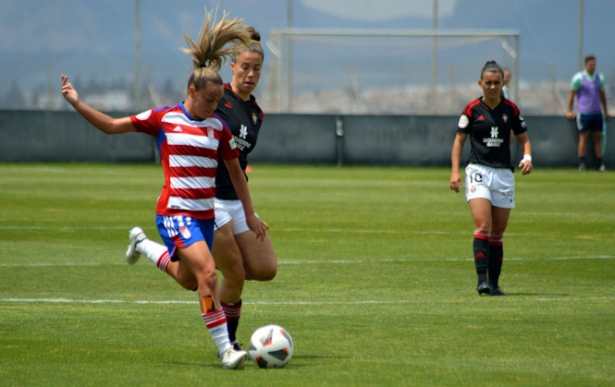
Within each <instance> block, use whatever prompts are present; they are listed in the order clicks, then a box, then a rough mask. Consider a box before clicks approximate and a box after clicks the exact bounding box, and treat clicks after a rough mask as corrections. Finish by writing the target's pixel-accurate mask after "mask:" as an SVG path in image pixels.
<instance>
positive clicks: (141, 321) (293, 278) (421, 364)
mask: <svg viewBox="0 0 615 387" xmlns="http://www.w3.org/2000/svg"><path fill="white" fill-rule="evenodd" d="M253 168H254V171H253V172H251V173H250V174H249V177H250V187H251V192H252V196H253V201H254V203H255V207H256V209H257V212H258V213H259V215H260V216H261V218H262V219H264V220H265V221H267V222H268V223H269V225H270V227H271V228H270V235H271V238H272V240H273V243H274V247H275V249H276V253H277V255H278V259H279V271H278V275H277V277H276V278H275V280H273V281H271V282H267V283H258V282H249V283H247V284H246V287H245V291H244V308H243V316H242V319H241V324H240V328H239V338H240V341H242V342H243V343H245V344H247V342H248V340H249V336H250V334H251V332H252V331H253V330H254V329H256V328H257V327H259V326H261V325H265V324H269V323H276V324H279V325H282V326H284V327H285V328H286V329H287V330H288V331H289V332H290V333H291V335H292V336H293V339H294V341H295V354H294V358H293V359H292V360H291V362H290V363H289V364H288V366H287V367H286V368H284V369H281V370H261V369H259V368H257V367H256V365H255V364H253V363H246V366H245V368H244V369H243V370H241V371H228V370H223V369H222V367H221V365H220V363H219V360H218V359H217V357H216V355H215V347H214V345H213V342H212V340H211V338H210V337H209V334H208V332H207V330H206V328H205V325H204V323H203V320H202V318H201V315H200V313H199V307H198V304H197V300H196V295H195V293H193V292H188V291H185V290H183V289H181V288H180V287H179V286H178V285H177V284H176V283H175V282H173V280H172V279H170V278H169V277H167V276H166V275H165V274H163V273H161V272H160V271H159V270H158V269H156V268H155V267H154V265H152V264H151V263H150V262H149V261H147V260H146V259H145V258H142V259H141V261H139V262H138V263H137V264H135V265H134V266H128V265H127V264H126V263H125V260H124V252H125V248H126V245H127V242H128V230H129V229H130V228H131V227H133V226H135V225H140V226H142V227H143V228H144V230H145V231H146V233H147V234H148V235H149V236H150V237H152V239H155V240H159V237H158V234H157V231H156V229H155V226H154V207H155V201H156V198H157V196H158V195H159V193H160V188H161V186H162V183H163V181H162V171H161V168H160V166H156V165H99V164H0V386H35V385H46V386H69V385H70V386H88V385H92V386H93V385H96V386H101V385H105V386H116V385H117V386H120V385H121V386H155V385H157V386H165V385H177V386H195V385H206V386H227V385H228V386H231V385H232V386H363V385H370V386H371V385H374V386H378V385H382V386H455V387H459V386H523V387H528V386H575V387H578V386H613V385H615V173H610V172H607V173H603V174H601V173H598V172H594V171H588V172H586V173H582V174H581V173H578V172H577V171H576V170H572V169H561V170H542V169H540V168H539V167H538V168H537V169H536V170H535V171H534V172H533V173H532V174H531V175H529V176H521V175H520V174H518V173H517V174H516V179H517V197H516V202H517V208H516V209H515V210H513V212H512V215H511V221H510V224H509V227H508V230H507V232H506V234H505V239H504V250H505V261H504V268H503V274H502V278H501V286H502V288H503V290H504V291H506V292H507V294H508V295H507V296H506V297H479V296H478V295H477V294H476V291H475V290H474V288H475V286H476V283H475V281H476V280H475V274H474V268H473V262H472V259H471V257H472V229H473V226H472V220H471V217H470V213H469V210H468V207H467V204H466V203H465V199H464V196H463V194H462V193H461V194H455V193H453V192H452V191H450V190H449V188H448V181H449V177H450V171H449V169H447V168H401V167H395V168H379V167H343V168H336V167H324V166H269V165H253Z"/></svg>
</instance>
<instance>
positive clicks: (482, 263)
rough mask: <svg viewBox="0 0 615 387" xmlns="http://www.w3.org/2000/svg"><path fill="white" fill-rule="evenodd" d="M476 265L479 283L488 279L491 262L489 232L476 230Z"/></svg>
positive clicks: (474, 246) (474, 247) (474, 245)
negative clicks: (489, 263)
mask: <svg viewBox="0 0 615 387" xmlns="http://www.w3.org/2000/svg"><path fill="white" fill-rule="evenodd" d="M473 250H474V267H475V268H476V274H477V275H478V283H479V284H480V283H481V282H484V281H486V280H487V264H488V262H489V233H483V232H480V231H474V243H473Z"/></svg>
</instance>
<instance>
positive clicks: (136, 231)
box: [126, 227, 147, 265]
mask: <svg viewBox="0 0 615 387" xmlns="http://www.w3.org/2000/svg"><path fill="white" fill-rule="evenodd" d="M128 236H129V238H130V243H129V244H128V250H126V262H128V264H129V265H134V264H135V263H136V262H137V261H138V260H139V258H140V257H141V253H139V252H138V251H137V245H138V244H139V242H142V241H144V240H145V239H147V237H146V236H145V233H144V232H143V230H141V228H140V227H135V228H133V229H132V230H130V232H129V233H128Z"/></svg>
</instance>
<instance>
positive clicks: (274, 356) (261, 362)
mask: <svg viewBox="0 0 615 387" xmlns="http://www.w3.org/2000/svg"><path fill="white" fill-rule="evenodd" d="M293 349H294V345H293V339H292V337H290V334H289V333H288V331H287V330H286V329H284V328H282V327H281V326H279V325H274V324H272V325H265V326H263V327H260V328H258V329H257V330H255V331H254V333H253V334H252V337H251V338H250V358H252V360H254V362H255V363H256V364H257V365H258V366H259V367H260V368H282V367H284V366H285V365H286V364H288V362H289V361H290V359H291V358H292V357H293Z"/></svg>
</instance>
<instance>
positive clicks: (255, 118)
mask: <svg viewBox="0 0 615 387" xmlns="http://www.w3.org/2000/svg"><path fill="white" fill-rule="evenodd" d="M252 122H254V125H256V123H257V122H258V117H256V113H252Z"/></svg>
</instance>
